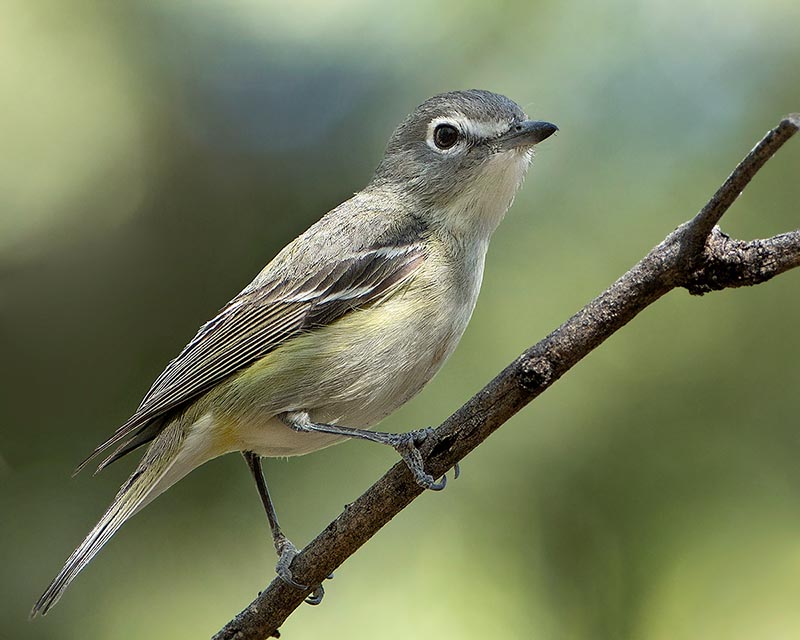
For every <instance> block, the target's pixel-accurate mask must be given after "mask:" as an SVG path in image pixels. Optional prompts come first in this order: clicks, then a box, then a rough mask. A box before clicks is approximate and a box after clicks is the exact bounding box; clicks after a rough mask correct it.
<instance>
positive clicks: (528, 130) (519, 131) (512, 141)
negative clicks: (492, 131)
mask: <svg viewBox="0 0 800 640" xmlns="http://www.w3.org/2000/svg"><path fill="white" fill-rule="evenodd" d="M556 131H558V127H557V126H556V125H554V124H551V123H549V122H543V121H542V120H525V121H524V122H520V123H518V124H515V125H513V126H512V127H511V128H510V129H509V130H508V131H507V132H506V133H504V134H503V135H502V136H500V137H499V138H498V139H497V140H496V141H495V142H497V143H499V145H500V147H501V148H503V149H518V148H520V147H532V146H533V145H535V144H537V143H539V142H541V141H542V140H546V139H547V138H549V137H550V136H552V135H553V134H554V133H555V132H556Z"/></svg>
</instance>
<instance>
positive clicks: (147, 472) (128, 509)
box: [31, 420, 193, 618]
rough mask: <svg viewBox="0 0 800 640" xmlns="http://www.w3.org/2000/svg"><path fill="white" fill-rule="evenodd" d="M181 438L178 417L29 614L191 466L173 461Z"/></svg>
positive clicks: (54, 597) (45, 607)
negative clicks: (126, 522)
mask: <svg viewBox="0 0 800 640" xmlns="http://www.w3.org/2000/svg"><path fill="white" fill-rule="evenodd" d="M183 440H184V433H183V429H182V425H181V424H180V420H177V421H175V422H173V423H172V424H170V425H169V426H168V427H167V428H166V429H164V431H162V433H161V434H159V436H158V437H157V438H156V439H155V440H154V441H153V442H152V444H151V445H150V446H149V447H148V449H147V451H146V453H145V454H144V456H143V457H142V460H141V462H140V463H139V466H138V467H137V468H136V470H135V471H134V472H133V474H132V475H131V477H130V478H128V480H127V481H126V482H125V484H123V485H122V487H120V490H119V492H118V493H117V495H116V497H115V498H114V501H113V502H112V503H111V506H110V507H109V508H108V510H107V511H106V512H105V513H104V514H103V517H102V518H100V521H99V522H98V523H97V524H96V525H95V527H94V529H92V530H91V531H90V532H89V534H88V535H87V536H86V538H85V539H84V541H83V542H82V543H81V544H80V546H79V547H78V548H77V549H75V551H73V552H72V555H71V556H70V557H69V559H68V560H67V562H66V564H64V567H63V568H62V569H61V571H60V572H59V574H58V575H57V576H56V577H55V579H54V580H53V581H52V582H51V583H50V586H49V587H47V590H46V591H45V592H44V593H43V594H42V596H41V597H40V598H39V600H38V601H37V602H36V604H35V605H33V609H32V610H31V618H34V617H35V616H37V615H39V614H41V615H45V614H46V613H47V612H48V611H49V610H50V608H51V607H52V606H53V605H54V604H56V602H58V600H59V598H61V596H62V594H63V593H64V591H65V590H66V588H67V587H68V586H69V584H70V583H71V582H72V581H73V580H74V579H75V576H77V575H78V573H80V572H81V571H82V570H83V568H84V567H85V566H86V565H87V564H89V562H90V561H91V560H92V558H94V556H95V555H96V554H97V552H98V551H100V549H101V548H102V547H103V545H105V543H106V542H108V540H109V539H110V538H111V536H113V535H114V533H116V531H117V530H118V529H119V528H120V527H121V526H122V525H123V523H125V521H126V520H128V518H130V517H131V516H132V515H133V514H134V513H136V512H137V511H139V509H141V508H142V507H144V506H145V505H146V504H148V503H149V502H150V501H151V500H153V499H154V498H156V497H157V496H158V495H159V494H160V493H162V492H163V491H165V490H166V489H167V488H169V487H170V486H171V485H172V484H174V483H175V482H177V481H178V480H179V479H180V478H182V477H183V476H184V475H185V474H186V473H188V472H189V471H190V470H191V469H192V468H193V466H189V467H188V468H187V465H185V464H178V465H176V464H175V463H176V461H178V459H179V457H180V456H179V454H180V452H181V445H182V443H183Z"/></svg>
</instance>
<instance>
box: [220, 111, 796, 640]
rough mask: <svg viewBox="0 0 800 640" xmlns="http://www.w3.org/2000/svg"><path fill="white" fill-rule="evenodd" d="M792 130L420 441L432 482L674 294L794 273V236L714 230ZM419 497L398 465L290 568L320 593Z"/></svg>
mask: <svg viewBox="0 0 800 640" xmlns="http://www.w3.org/2000/svg"><path fill="white" fill-rule="evenodd" d="M798 128H800V117H799V116H798V115H796V114H792V115H790V116H787V117H786V118H784V119H783V120H782V121H781V122H780V123H779V124H778V126H777V127H776V128H774V129H772V130H771V131H770V132H768V133H767V134H766V135H765V136H764V138H763V139H762V140H761V141H760V142H759V143H758V144H757V145H756V146H755V147H754V148H753V149H752V151H750V153H749V154H748V155H747V156H746V157H745V158H744V160H742V162H741V163H739V165H738V166H737V167H736V169H735V170H734V171H733V173H731V175H730V177H729V178H728V179H727V180H726V181H725V183H724V184H723V185H722V186H721V187H720V188H719V189H718V190H717V192H716V193H715V194H714V196H713V197H712V198H711V199H710V200H709V202H708V204H706V206H705V207H703V209H702V210H701V211H700V212H699V213H698V214H697V215H696V216H695V217H694V218H693V219H692V220H690V221H688V222H686V223H684V224H682V225H681V226H680V227H678V228H677V229H676V230H675V231H673V232H672V233H671V234H670V235H669V236H667V238H665V240H664V241H663V242H661V243H660V244H659V245H658V246H657V247H655V248H654V249H653V250H652V251H650V253H648V254H647V255H646V256H645V257H644V258H643V259H642V260H641V261H640V262H639V263H638V264H636V265H635V266H634V267H633V268H632V269H631V270H630V271H628V272H627V273H626V274H625V275H623V276H622V277H621V278H620V279H619V280H617V281H616V282H615V283H614V284H613V285H611V287H609V288H608V289H607V290H606V291H604V292H603V293H602V294H601V295H600V296H598V297H597V298H595V299H594V300H592V301H591V302H590V303H589V304H588V305H586V306H585V307H584V308H583V309H581V310H580V311H579V312H578V313H576V314H575V315H574V316H572V317H571V318H570V319H569V320H567V321H566V322H565V323H564V324H562V325H561V326H560V327H559V328H558V329H556V330H555V331H553V332H552V333H551V334H550V335H548V336H547V337H546V338H544V340H542V341H540V342H539V343H537V344H536V345H534V346H532V347H531V348H530V349H528V350H527V351H525V352H524V353H523V354H522V355H520V356H519V357H518V358H517V359H516V360H515V361H514V362H512V363H511V364H510V365H508V366H507V367H506V368H505V369H504V370H503V371H502V372H501V373H500V374H499V375H498V376H497V377H495V379H494V380H492V381H491V382H490V383H489V384H487V385H486V386H485V387H484V388H483V389H481V391H479V392H478V393H477V394H476V395H475V396H474V397H473V398H471V399H470V400H469V401H468V402H467V403H466V404H465V405H464V406H462V407H461V408H460V409H459V410H458V411H456V412H455V413H454V414H453V415H452V416H450V417H449V418H448V419H447V420H446V421H445V422H444V423H442V425H441V426H440V427H439V428H438V429H436V431H435V433H434V434H433V436H432V437H431V438H429V439H428V440H427V441H426V442H425V446H424V448H423V456H424V458H425V466H426V469H427V470H428V472H429V473H432V474H433V475H434V476H436V477H438V476H439V475H441V474H443V473H444V472H445V471H447V470H448V469H450V468H452V467H453V465H454V464H455V463H456V462H458V461H459V460H461V459H462V458H463V457H464V456H466V455H467V454H468V453H469V452H470V451H472V450H473V449H474V448H475V447H477V446H478V445H479V444H480V443H481V442H483V441H484V440H485V439H486V438H487V437H488V436H489V435H490V434H491V433H492V432H493V431H495V430H496V429H497V428H499V427H500V426H501V425H502V424H503V423H505V422H506V421H507V420H508V419H509V418H510V417H511V416H513V415H514V414H515V413H517V412H518V411H519V410H520V409H522V407H524V406H525V405H527V404H528V403H529V402H531V401H532V400H533V399H534V398H536V397H537V396H539V395H540V394H541V393H542V392H544V391H545V390H546V389H547V388H549V387H550V386H551V385H552V384H553V383H554V382H555V381H556V380H558V379H559V378H560V377H561V376H562V375H564V373H566V372H567V371H568V370H569V369H570V368H572V367H573V366H574V365H575V364H576V363H577V362H578V361H580V360H581V359H582V358H583V357H585V356H586V355H587V354H588V353H589V352H590V351H592V350H593V349H594V348H595V347H597V346H598V345H599V344H601V343H602V342H603V341H604V340H605V339H606V338H608V337H609V336H610V335H612V334H613V333H614V332H616V331H617V330H619V329H620V328H622V327H623V326H624V325H625V324H627V323H628V322H629V321H630V320H632V319H633V318H634V317H636V315H637V314H638V313H639V312H640V311H641V310H642V309H644V308H645V307H647V306H649V305H651V304H652V303H653V302H655V301H656V300H658V299H659V298H660V297H661V296H663V295H664V294H666V293H667V292H669V291H670V290H671V289H674V288H675V287H685V288H687V289H688V290H689V291H690V292H692V293H705V292H706V291H712V290H715V289H721V288H726V287H736V286H744V285H752V284H758V283H760V282H764V281H765V280H768V279H770V278H772V277H774V276H776V275H778V274H780V273H783V272H784V271H786V270H788V269H791V268H793V267H796V266H800V230H799V231H793V232H790V233H786V234H782V235H779V236H775V237H774V238H769V239H766V240H754V241H751V242H742V241H739V240H733V239H731V238H728V237H727V236H725V234H723V233H722V232H721V231H719V229H718V228H716V226H715V225H716V224H717V222H719V220H720V219H721V217H722V215H723V214H724V213H725V212H726V211H727V210H728V208H729V207H730V206H731V204H733V202H734V201H735V200H736V198H737V197H738V195H739V193H740V192H741V191H742V189H744V187H745V186H746V185H747V183H748V182H749V181H750V180H751V179H752V177H753V176H754V175H755V174H756V173H757V172H758V171H759V170H760V169H761V167H762V166H763V165H764V163H765V162H766V161H767V160H768V159H769V158H770V157H772V155H774V154H775V152H776V151H777V150H778V149H779V148H780V147H781V146H782V145H783V144H784V143H785V142H786V141H787V140H788V139H789V138H790V137H791V136H792V135H794V133H795V132H797V130H798ZM421 493H422V490H421V489H420V488H419V486H418V485H417V484H416V483H415V482H414V481H413V479H412V478H411V475H410V473H409V472H408V470H407V468H406V466H405V465H404V464H403V463H402V462H400V463H397V464H396V465H395V466H393V467H392V468H391V469H390V470H389V471H388V472H387V473H386V474H385V475H384V476H383V477H382V478H381V479H380V480H378V481H377V482H376V483H375V484H374V485H373V486H372V487H370V488H369V489H368V490H367V491H366V492H365V493H364V494H363V495H361V496H360V497H359V498H358V499H357V500H356V501H355V502H353V503H352V504H350V505H348V506H347V507H346V508H345V510H344V511H343V512H342V513H341V514H340V515H339V516H338V517H337V518H336V519H335V520H334V521H333V522H331V523H330V524H329V525H328V526H327V527H326V528H325V529H324V530H323V531H322V532H321V533H320V534H319V535H318V536H317V537H316V538H315V539H314V540H313V541H312V542H311V543H309V544H308V546H306V548H305V549H303V550H302V552H301V553H300V554H299V555H298V556H297V557H296V558H295V559H294V561H293V563H292V566H291V569H292V573H293V575H294V576H296V578H297V579H298V580H299V581H300V582H302V583H303V584H309V585H314V584H320V583H321V582H322V581H323V580H324V579H325V577H326V576H328V575H329V574H331V573H332V572H333V571H334V570H335V569H336V568H337V567H339V566H340V565H341V564H342V563H343V562H344V561H345V560H346V559H347V558H348V557H349V556H350V555H352V554H353V553H355V551H357V550H358V548H359V547H361V545H363V544H364V543H365V542H366V541H367V540H369V538H371V537H372V536H373V535H374V534H375V533H376V532H377V531H378V530H379V529H380V528H381V527H383V526H384V525H385V524H386V523H387V522H389V520H391V519H392V518H393V517H394V516H395V515H397V514H398V513H399V512H400V511H401V510H402V509H404V508H405V507H406V506H407V505H408V504H409V503H410V502H411V501H412V500H414V499H415V498H416V497H417V496H418V495H420V494H421ZM309 592H310V589H309V590H308V591H305V592H304V591H300V590H298V589H295V588H294V587H291V586H289V585H288V584H286V583H285V582H283V581H282V580H280V579H277V578H276V579H275V580H273V581H272V583H271V584H270V585H269V586H268V587H267V588H266V589H265V590H264V591H263V592H262V593H260V594H259V596H258V597H257V598H256V599H255V600H253V602H252V603H251V604H250V605H249V606H248V607H247V608H246V609H244V610H243V611H242V612H241V613H239V615H237V616H236V617H235V618H234V619H233V620H231V621H230V622H229V623H228V624H227V625H225V627H224V628H223V629H221V630H220V631H219V633H217V634H216V635H215V636H214V640H234V639H236V640H255V639H261V638H266V637H269V636H274V635H275V634H277V630H278V628H279V627H280V625H281V624H282V623H283V622H284V620H286V618H287V617H288V616H289V615H290V614H291V612H292V611H294V610H295V609H296V608H297V607H299V606H300V604H302V602H303V600H304V599H305V597H306V596H307V595H308V594H309Z"/></svg>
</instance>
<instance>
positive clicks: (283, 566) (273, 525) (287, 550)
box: [242, 451, 325, 604]
mask: <svg viewBox="0 0 800 640" xmlns="http://www.w3.org/2000/svg"><path fill="white" fill-rule="evenodd" d="M242 456H244V459H245V462H247V466H248V467H249V468H250V473H252V474H253V479H254V480H255V481H256V488H257V489H258V495H259V497H260V498H261V503H262V504H263V505H264V510H265V511H266V512H267V520H268V521H269V528H270V530H271V531H272V542H273V544H274V545H275V551H276V552H277V553H278V564H277V565H276V566H275V572H276V573H277V574H278V577H280V578H281V579H282V580H283V581H284V582H286V583H287V584H289V585H291V586H293V587H295V588H297V589H300V590H303V591H305V590H306V589H308V587H307V586H306V585H303V584H300V583H299V582H297V581H296V580H295V579H294V578H293V577H292V571H291V569H290V568H289V565H291V564H292V560H294V557H295V556H296V555H297V547H295V546H294V545H293V544H292V542H291V540H289V538H287V537H286V536H285V535H284V533H283V531H281V526H280V524H278V515H277V514H276V513H275V506H274V505H273V504H272V498H270V495H269V489H267V482H266V480H265V479H264V471H263V469H262V468H261V456H259V455H258V454H257V453H254V452H252V451H242ZM324 595H325V590H324V589H323V588H322V585H321V584H320V585H317V587H316V588H315V589H314V591H313V593H312V594H311V595H310V596H308V598H306V602H307V603H308V604H319V603H320V602H322V598H323V596H324Z"/></svg>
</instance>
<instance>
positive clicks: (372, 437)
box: [278, 411, 459, 491]
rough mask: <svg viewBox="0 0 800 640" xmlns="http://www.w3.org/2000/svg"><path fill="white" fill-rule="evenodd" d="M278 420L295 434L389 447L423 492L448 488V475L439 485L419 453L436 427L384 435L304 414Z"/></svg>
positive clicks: (284, 416) (286, 415) (456, 475)
mask: <svg viewBox="0 0 800 640" xmlns="http://www.w3.org/2000/svg"><path fill="white" fill-rule="evenodd" d="M278 417H279V419H280V420H281V421H283V423H284V424H286V425H287V426H289V427H291V428H292V429H294V430H295V431H300V432H305V433H310V432H317V433H329V434H331V435H336V436H345V437H348V438H361V439H362V440H369V441H370V442H377V443H379V444H385V445H389V446H390V447H392V448H393V449H394V450H395V451H397V453H399V454H400V456H401V457H402V458H403V461H404V462H405V463H406V465H407V466H408V468H409V470H410V471H411V474H412V475H413V476H414V480H415V481H416V482H417V484H418V485H419V486H421V487H422V488H423V489H431V490H432V491H441V490H442V489H444V488H445V486H447V476H442V479H441V480H440V481H439V482H436V479H435V478H434V477H433V476H432V475H430V474H429V473H426V471H425V465H424V463H423V461H422V454H421V453H420V451H419V445H421V444H422V443H423V442H424V441H425V438H427V437H428V436H429V435H430V434H431V433H433V428H431V427H427V428H425V429H415V430H414V431H409V432H408V433H383V432H381V431H369V430H367V429H354V428H352V427H342V426H339V425H335V424H315V423H313V422H311V419H310V418H309V415H308V414H307V413H306V412H304V411H302V412H301V411H292V412H287V413H284V414H281V415H280V416H278ZM453 471H454V473H455V477H456V478H457V477H458V475H459V468H458V464H456V466H455V467H454V468H453Z"/></svg>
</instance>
